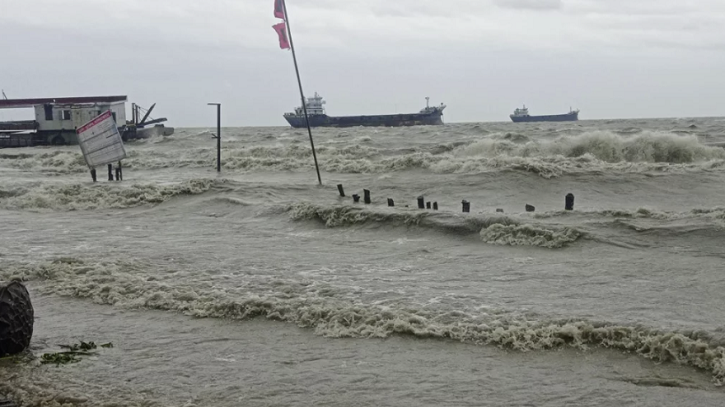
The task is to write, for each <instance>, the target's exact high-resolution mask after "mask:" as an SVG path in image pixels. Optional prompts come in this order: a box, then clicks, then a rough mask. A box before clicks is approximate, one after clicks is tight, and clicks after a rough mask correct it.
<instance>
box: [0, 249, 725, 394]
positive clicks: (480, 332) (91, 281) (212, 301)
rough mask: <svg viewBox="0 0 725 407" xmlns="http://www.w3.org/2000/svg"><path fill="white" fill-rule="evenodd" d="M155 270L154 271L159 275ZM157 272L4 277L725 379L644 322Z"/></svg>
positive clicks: (693, 337)
mask: <svg viewBox="0 0 725 407" xmlns="http://www.w3.org/2000/svg"><path fill="white" fill-rule="evenodd" d="M149 268H151V269H153V270H150V269H149ZM154 271H157V270H156V269H155V268H154V267H153V266H151V265H146V264H140V263H128V262H126V263H114V262H86V261H83V260H81V259H59V260H57V261H54V262H52V263H43V264H35V265H20V266H12V267H7V268H5V269H3V270H2V271H0V278H6V279H23V280H33V281H36V283H35V284H36V285H37V286H38V289H39V290H40V291H43V292H48V293H54V294H60V295H67V296H72V297H80V298H87V299H91V300H93V301H94V302H96V303H99V304H107V305H114V306H119V307H128V308H152V309H161V310H170V311H177V312H182V313H184V314H186V315H190V316H195V317H212V318H225V319H237V320H244V319H249V318H256V317H262V318H267V319H272V320H278V321H283V322H289V323H294V324H296V325H298V326H300V327H304V328H311V329H314V330H315V332H316V333H317V334H320V335H325V336H328V337H335V338H339V337H362V338H365V337H374V338H385V337H389V336H391V335H412V336H415V337H420V338H441V339H452V340H456V341H461V342H467V343H473V344H478V345H491V346H499V347H502V348H507V349H513V350H517V351H535V350H545V349H555V348H561V347H572V348H577V349H587V348H588V347H591V346H595V347H605V348H612V349H619V350H624V351H628V352H633V353H636V354H638V355H640V356H642V357H645V358H648V359H652V360H656V361H662V362H675V363H679V364H683V365H689V366H693V367H696V368H700V369H703V370H705V371H707V372H709V373H710V374H712V375H713V378H714V380H715V381H716V382H717V383H718V384H722V382H723V380H725V347H724V346H723V343H720V342H718V341H717V340H715V339H713V338H712V337H711V336H710V335H708V334H707V333H703V332H664V331H658V330H655V329H650V328H647V327H643V326H627V325H621V324H610V323H599V322H593V321H586V320H550V319H539V320H536V319H532V316H531V315H527V316H526V317H516V316H514V315H512V314H505V313H500V312H498V313H485V312H484V313H479V314H469V313H464V312H458V311H455V312H451V311H446V310H445V309H436V308H435V307H422V308H417V309H416V308H411V307H410V306H408V305H404V304H400V305H396V303H392V302H387V303H386V304H385V305H384V306H380V305H374V304H366V303H361V302H356V303H354V304H353V303H351V302H350V301H349V300H347V299H346V293H344V292H339V293H338V290H339V289H336V288H332V287H327V286H325V285H324V283H323V285H322V286H320V285H318V284H316V283H315V282H314V281H308V282H299V281H294V280H279V279H277V280H275V281H273V282H269V284H267V285H265V286H264V287H261V286H260V287H255V286H245V287H242V288H224V287H222V286H217V285H213V284H209V283H199V282H198V281H197V283H192V284H189V283H188V282H187V284H183V282H181V281H179V280H178V278H174V281H155V279H152V278H149V277H151V276H153V275H154V273H153V272H154Z"/></svg>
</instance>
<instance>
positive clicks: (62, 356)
mask: <svg viewBox="0 0 725 407" xmlns="http://www.w3.org/2000/svg"><path fill="white" fill-rule="evenodd" d="M98 346H100V347H101V348H106V349H108V348H113V344H112V343H110V342H109V343H104V344H101V345H96V344H95V343H94V342H83V341H81V343H79V344H73V345H60V347H61V348H64V349H68V350H67V351H65V352H56V353H44V354H43V355H42V356H41V357H40V363H42V364H44V365H47V364H54V365H67V364H70V363H78V362H80V361H81V359H80V358H79V356H90V355H94V354H95V352H92V351H93V350H95V349H98Z"/></svg>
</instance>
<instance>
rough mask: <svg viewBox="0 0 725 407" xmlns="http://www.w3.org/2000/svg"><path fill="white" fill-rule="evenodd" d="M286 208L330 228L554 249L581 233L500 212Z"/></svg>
mask: <svg viewBox="0 0 725 407" xmlns="http://www.w3.org/2000/svg"><path fill="white" fill-rule="evenodd" d="M287 211H288V213H289V214H290V217H291V218H292V219H293V220H297V221H302V220H314V221H318V222H321V223H323V224H324V225H325V226H326V227H330V228H335V227H348V226H356V225H375V226H387V227H421V228H426V229H432V230H437V231H441V232H444V233H452V234H456V235H471V234H476V233H478V234H479V235H480V238H481V240H482V241H483V242H485V243H489V244H497V245H510V246H537V247H543V248H549V249H558V248H562V247H565V246H567V245H568V244H571V243H573V242H575V241H577V240H578V239H579V238H580V237H582V236H583V234H582V233H581V232H580V231H578V230H576V229H574V228H562V229H556V228H554V227H553V226H546V227H543V226H532V225H528V224H524V225H521V224H519V221H517V220H515V219H512V218H510V217H507V216H503V215H500V216H485V215H479V216H476V215H471V216H463V215H455V214H451V213H444V212H438V213H430V212H421V211H414V210H407V209H400V210H387V211H386V210H372V209H363V208H360V207H355V206H320V205H315V204H311V203H296V204H292V205H290V206H289V207H288V209H287Z"/></svg>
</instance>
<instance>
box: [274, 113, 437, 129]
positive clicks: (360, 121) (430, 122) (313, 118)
mask: <svg viewBox="0 0 725 407" xmlns="http://www.w3.org/2000/svg"><path fill="white" fill-rule="evenodd" d="M442 116H443V113H442V112H435V113H429V114H428V113H409V114H389V115H376V116H341V117H334V116H328V115H324V114H322V115H310V116H309V120H310V127H357V126H366V127H403V126H439V125H442V124H443V119H442ZM284 118H285V119H286V120H287V123H289V124H290V126H292V127H294V128H302V127H307V123H306V121H305V117H304V116H298V115H285V116H284Z"/></svg>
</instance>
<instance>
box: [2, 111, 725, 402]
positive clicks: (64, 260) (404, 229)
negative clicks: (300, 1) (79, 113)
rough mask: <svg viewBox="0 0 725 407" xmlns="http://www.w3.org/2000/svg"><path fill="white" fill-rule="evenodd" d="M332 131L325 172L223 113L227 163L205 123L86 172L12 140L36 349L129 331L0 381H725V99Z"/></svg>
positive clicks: (6, 385) (10, 193) (258, 389)
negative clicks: (605, 112) (93, 176)
mask: <svg viewBox="0 0 725 407" xmlns="http://www.w3.org/2000/svg"><path fill="white" fill-rule="evenodd" d="M314 136H315V142H316V147H317V153H318V158H319V161H320V166H321V169H322V178H323V182H324V185H323V186H321V187H320V186H317V185H316V184H317V180H316V175H315V172H314V165H313V161H312V157H311V153H310V148H309V140H308V139H307V134H306V131H298V130H292V129H289V128H281V127H280V128H235V129H223V134H222V137H223V140H224V141H223V153H222V161H223V171H222V173H221V174H219V175H218V174H217V173H216V172H215V159H216V152H215V141H214V140H212V139H211V138H210V132H209V131H208V130H206V129H180V130H179V129H177V133H176V134H175V135H173V136H171V137H166V138H158V139H150V140H144V141H139V142H134V143H130V144H128V145H127V151H128V152H129V158H128V159H126V160H125V161H124V181H123V182H108V181H105V178H104V174H105V172H104V170H103V169H99V182H97V183H95V184H94V183H92V182H90V181H91V180H90V175H89V174H88V170H87V168H86V167H85V165H84V161H83V158H82V156H81V154H80V150H79V148H78V147H63V148H51V147H48V148H31V149H13V150H10V149H6V150H0V225H2V226H1V227H2V230H3V233H2V234H0V261H1V263H2V266H1V267H0V280H9V279H13V278H17V279H22V280H25V281H26V282H27V284H28V286H29V288H30V290H31V294H32V295H33V301H34V304H35V307H36V316H37V320H36V333H35V336H34V339H33V344H32V349H31V350H32V353H33V354H35V355H40V354H42V353H44V352H52V351H58V350H59V349H58V347H57V346H58V345H59V344H65V343H70V342H77V341H80V340H85V341H88V340H93V341H95V342H97V343H101V342H108V341H111V342H113V343H114V345H115V347H114V348H112V349H102V350H101V351H100V352H99V353H98V355H96V356H93V357H89V358H85V359H83V360H82V361H81V362H80V363H77V364H73V365H68V366H61V367H55V366H47V365H43V366H41V365H39V364H38V363H37V362H36V363H32V362H30V363H21V364H14V363H8V362H7V361H3V362H2V363H0V395H1V394H7V395H9V396H11V397H12V398H14V399H16V400H18V401H20V402H22V403H23V405H37V406H40V405H61V404H63V403H66V404H69V405H107V406H117V405H128V406H152V405H153V406H157V405H158V406H277V405H279V406H282V405H284V406H289V405H300V406H302V405H305V406H306V405H363V406H379V405H390V406H408V405H416V406H420V405H430V406H438V405H456V406H481V405H491V406H498V405H517V406H547V405H552V406H553V405H556V406H560V405H569V404H572V405H574V404H576V405H580V406H601V405H623V406H682V405H702V406H721V405H722V404H723V400H725V391H724V390H723V388H722V384H723V382H725V313H724V312H723V311H724V310H725V297H723V294H724V293H725V271H724V268H723V259H724V258H725V247H723V246H724V244H725V149H723V146H725V119H719V118H702V119H660V120H612V121H581V122H576V123H560V124H550V123H545V124H513V123H484V124H450V125H445V126H441V127H413V128H388V129H380V128H353V129H318V130H315V132H314ZM338 183H342V184H343V185H344V187H345V190H346V193H347V195H348V196H347V197H345V198H340V197H339V195H338V192H337V187H336V185H337V184H338ZM363 189H369V190H370V191H371V195H372V200H373V202H372V204H371V205H365V204H363V203H358V204H354V203H353V202H352V199H351V198H350V195H352V194H354V193H357V194H360V195H362V190H363ZM567 193H573V194H574V195H575V197H576V201H575V210H574V211H572V212H568V211H564V210H563V209H564V196H565V195H566V194H567ZM420 195H423V196H425V199H426V200H430V201H435V202H437V203H438V205H439V208H440V210H438V211H429V210H419V209H417V205H416V197H418V196H420ZM388 198H392V199H394V201H395V205H396V206H395V207H394V208H389V207H388V206H387V199H388ZM464 199H465V200H468V201H469V202H470V203H471V213H466V214H464V213H462V212H461V201H462V200H464ZM526 204H530V205H533V206H535V208H536V211H535V212H525V211H524V206H525V205H526ZM497 209H502V210H503V212H502V213H501V212H497Z"/></svg>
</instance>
